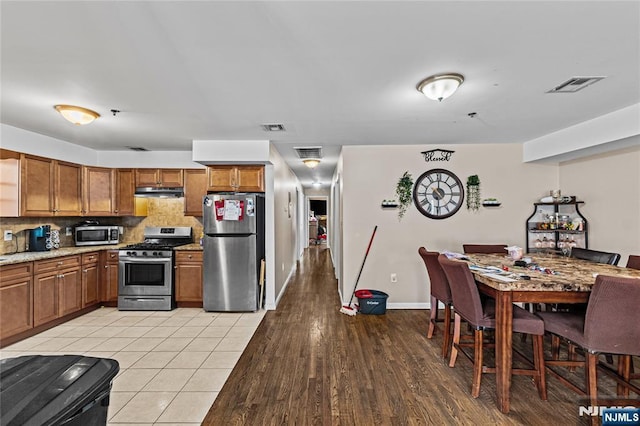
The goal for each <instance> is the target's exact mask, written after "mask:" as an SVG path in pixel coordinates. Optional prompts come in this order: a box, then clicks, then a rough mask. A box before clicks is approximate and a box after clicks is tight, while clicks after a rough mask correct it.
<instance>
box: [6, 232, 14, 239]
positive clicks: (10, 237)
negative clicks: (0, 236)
mask: <svg viewBox="0 0 640 426" xmlns="http://www.w3.org/2000/svg"><path fill="white" fill-rule="evenodd" d="M4 240H5V241H11V240H13V231H4Z"/></svg>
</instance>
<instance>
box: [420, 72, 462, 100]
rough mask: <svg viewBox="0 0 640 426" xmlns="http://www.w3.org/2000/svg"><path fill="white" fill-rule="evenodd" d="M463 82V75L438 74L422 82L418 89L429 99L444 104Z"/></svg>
mask: <svg viewBox="0 0 640 426" xmlns="http://www.w3.org/2000/svg"><path fill="white" fill-rule="evenodd" d="M463 81H464V77H463V76H462V75H461V74H456V73H452V74H436V75H432V76H431V77H428V78H425V79H424V80H422V81H421V82H420V83H418V86H417V87H416V88H417V89H418V91H419V92H422V94H424V95H425V96H426V97H427V98H429V99H433V100H434V101H440V102H442V100H443V99H447V98H448V97H449V96H451V95H453V94H454V93H455V91H456V90H458V87H459V86H460V85H461V84H462V82H463Z"/></svg>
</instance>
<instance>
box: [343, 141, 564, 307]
mask: <svg viewBox="0 0 640 426" xmlns="http://www.w3.org/2000/svg"><path fill="white" fill-rule="evenodd" d="M434 148H443V149H450V150H453V151H455V153H454V154H453V156H452V158H451V160H450V161H449V162H437V163H435V162H429V163H426V162H425V161H424V157H423V156H422V155H421V154H420V152H421V151H424V150H427V149H434ZM342 161H343V165H342V166H341V167H340V170H341V179H342V194H341V195H342V205H341V210H342V221H343V223H342V226H343V246H342V262H343V264H342V267H343V270H342V279H341V283H340V285H341V292H342V296H343V300H344V299H347V300H348V298H349V297H350V296H351V292H352V290H353V285H354V283H355V280H356V277H357V274H358V271H359V269H360V265H361V263H362V260H363V257H364V254H365V251H366V248H367V244H368V242H369V238H370V236H371V232H372V231H373V228H374V226H375V225H378V233H377V234H376V237H375V240H374V242H373V245H372V247H371V251H370V253H369V258H368V259H367V263H366V265H365V268H364V271H363V272H362V277H361V278H360V283H359V285H358V287H359V288H374V289H377V290H382V291H384V292H386V293H388V294H389V300H388V307H389V308H394V307H396V308H412V307H427V306H428V305H429V303H428V302H429V287H428V279H427V274H426V270H425V267H424V264H423V263H422V260H421V259H420V257H419V256H418V253H417V251H418V248H419V247H420V246H425V247H427V248H428V249H431V250H437V251H442V250H453V251H462V244H463V243H504V244H509V245H512V244H513V245H519V246H524V244H525V238H526V234H525V229H526V228H525V222H526V220H527V217H529V216H530V215H531V213H532V212H533V211H534V208H533V203H534V202H536V201H538V200H539V199H540V198H541V197H542V196H544V195H548V193H549V190H550V189H552V188H556V187H558V173H559V172H558V166H557V165H546V164H526V163H523V162H522V145H520V144H485V145H437V146H436V145H432V146H428V145H410V146H408V145H404V146H345V147H343V149H342ZM433 168H445V169H447V170H450V171H452V172H453V173H455V174H456V175H457V176H458V178H460V180H461V181H462V182H463V184H464V183H466V180H467V177H468V176H470V175H474V174H477V175H478V176H479V177H480V182H481V197H482V198H488V197H494V198H497V199H499V200H500V201H501V202H502V206H501V207H499V208H491V209H489V208H483V207H480V210H479V211H477V212H472V211H468V210H467V209H466V207H465V206H463V207H462V208H461V209H460V211H458V213H457V214H455V215H454V216H453V217H451V218H448V219H444V220H433V219H429V218H427V217H425V216H423V215H421V214H420V213H419V212H418V210H417V209H416V208H415V207H414V206H411V207H410V208H409V209H408V211H407V213H406V215H405V217H404V218H403V219H402V221H398V217H397V210H382V209H381V207H380V204H381V202H382V200H383V199H390V198H396V197H395V187H396V183H397V181H398V179H399V178H400V176H401V175H402V174H403V172H404V171H405V170H406V171H409V173H411V174H412V176H413V178H414V181H415V179H417V178H418V177H419V175H420V174H422V173H423V172H425V171H427V170H430V169H433ZM380 170H384V171H385V172H384V173H380V172H379V171H380ZM391 273H396V274H397V276H398V282H397V283H394V284H392V283H390V279H389V278H390V274H391Z"/></svg>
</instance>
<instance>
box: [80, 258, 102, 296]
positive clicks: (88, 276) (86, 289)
mask: <svg viewBox="0 0 640 426" xmlns="http://www.w3.org/2000/svg"><path fill="white" fill-rule="evenodd" d="M99 260H100V253H99V252H97V251H96V252H92V253H85V254H83V255H82V307H83V308H86V307H87V306H91V305H95V304H97V303H99V302H100V293H99V291H98V289H99V287H98V271H99V269H98V265H99V264H98V261H99Z"/></svg>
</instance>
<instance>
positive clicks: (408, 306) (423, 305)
mask: <svg viewBox="0 0 640 426" xmlns="http://www.w3.org/2000/svg"><path fill="white" fill-rule="evenodd" d="M430 307H431V303H387V309H429V308H430Z"/></svg>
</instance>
